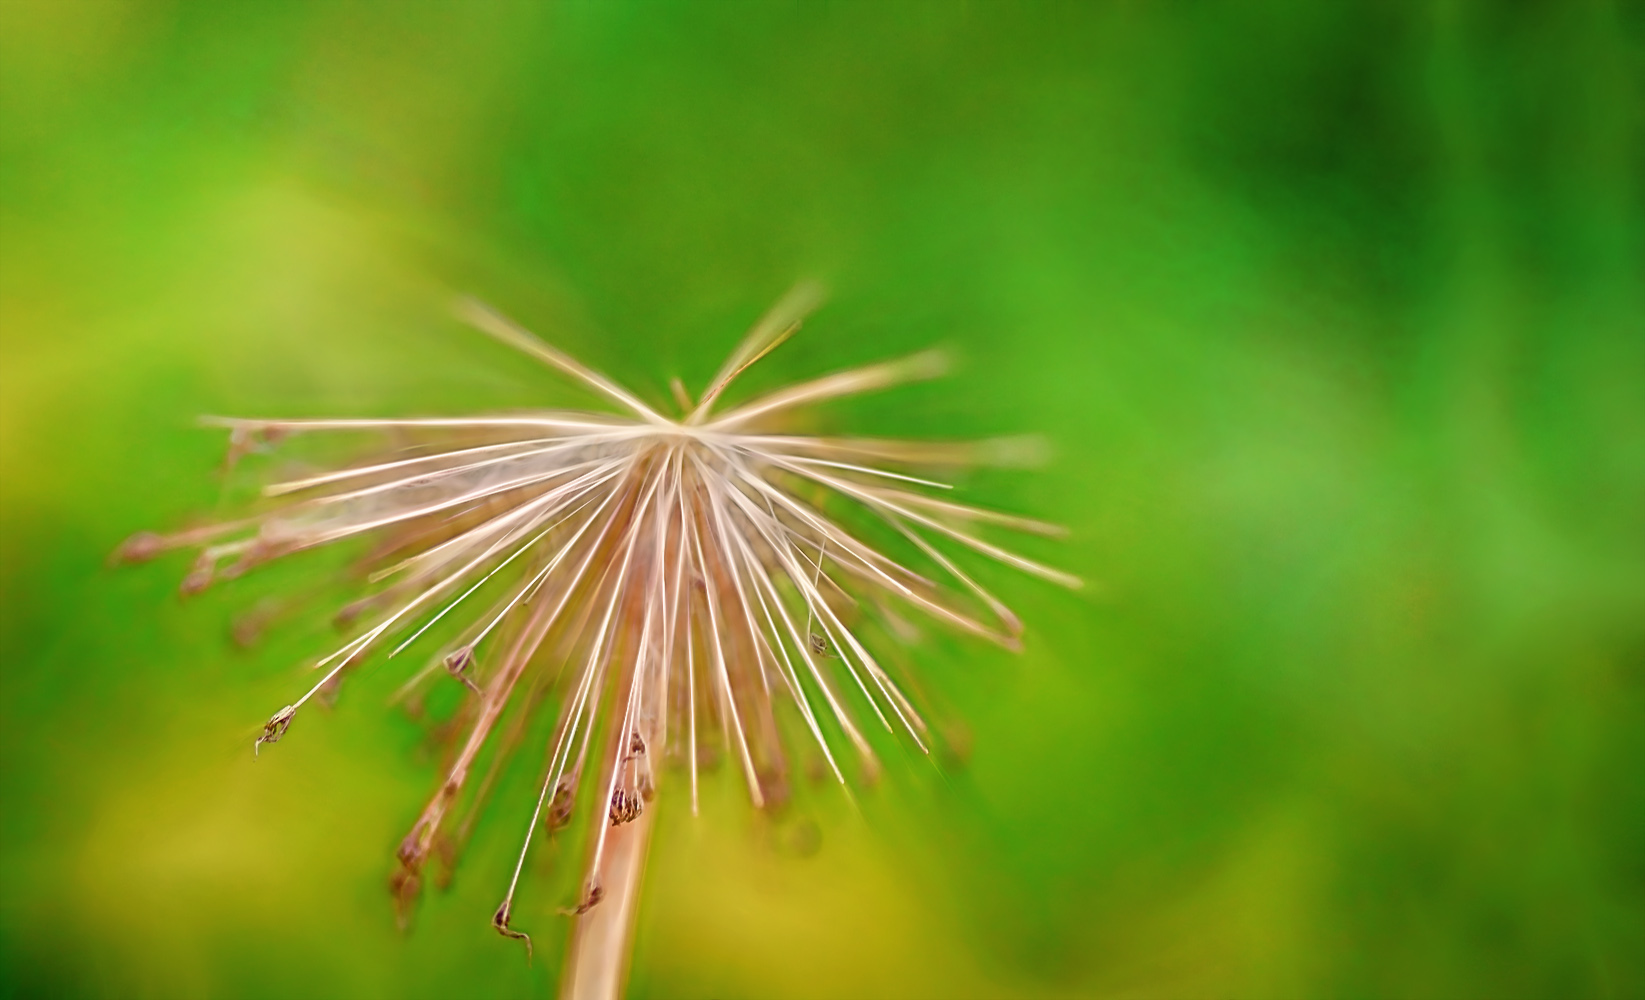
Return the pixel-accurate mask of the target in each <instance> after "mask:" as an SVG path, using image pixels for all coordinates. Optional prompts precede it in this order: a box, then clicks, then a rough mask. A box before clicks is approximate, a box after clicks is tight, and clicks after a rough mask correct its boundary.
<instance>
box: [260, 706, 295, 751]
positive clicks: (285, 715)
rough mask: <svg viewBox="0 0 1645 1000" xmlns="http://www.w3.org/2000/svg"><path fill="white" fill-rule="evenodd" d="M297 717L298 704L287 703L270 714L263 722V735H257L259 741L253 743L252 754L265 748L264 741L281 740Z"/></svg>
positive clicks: (276, 741)
mask: <svg viewBox="0 0 1645 1000" xmlns="http://www.w3.org/2000/svg"><path fill="white" fill-rule="evenodd" d="M296 717H297V706H296V705H287V706H286V707H285V708H282V709H280V710H279V711H278V712H275V713H274V714H273V715H272V716H270V717H269V720H268V721H267V722H265V723H263V735H261V736H259V737H257V742H255V743H253V744H252V745H251V753H252V756H254V757H255V756H257V755H258V751H260V750H261V749H262V748H263V744H264V743H278V742H280V737H282V736H284V735H285V734H286V730H288V729H290V728H291V720H292V719H295V718H296Z"/></svg>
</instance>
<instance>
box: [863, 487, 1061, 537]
mask: <svg viewBox="0 0 1645 1000" xmlns="http://www.w3.org/2000/svg"><path fill="white" fill-rule="evenodd" d="M868 491H869V492H870V493H874V494H876V495H885V496H891V497H894V498H896V499H899V500H901V501H902V502H903V503H911V504H914V505H916V506H919V507H924V508H926V509H928V510H933V511H937V512H939V513H943V514H948V515H950V516H952V517H958V518H963V519H964V520H967V521H981V522H983V523H986V524H997V525H999V526H1000V527H1003V528H1011V529H1013V530H1015V531H1026V532H1028V533H1030V534H1034V535H1043V536H1045V537H1046V538H1066V537H1068V529H1067V528H1065V527H1063V526H1062V525H1060V524H1050V523H1048V522H1046V521H1036V520H1035V519H1033V518H1031V517H1019V516H1018V515H1016V514H1003V513H1001V512H999V511H997V510H988V509H986V508H983V507H973V506H971V505H969V504H962V503H952V502H950V501H947V500H939V499H938V498H936V497H928V496H925V495H924V494H921V493H915V492H913V491H912V490H894V491H882V490H877V489H874V488H873V487H869V488H868Z"/></svg>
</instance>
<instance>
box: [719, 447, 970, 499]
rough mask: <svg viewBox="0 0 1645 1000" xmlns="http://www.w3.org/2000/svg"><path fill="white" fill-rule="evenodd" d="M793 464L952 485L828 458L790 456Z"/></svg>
mask: <svg viewBox="0 0 1645 1000" xmlns="http://www.w3.org/2000/svg"><path fill="white" fill-rule="evenodd" d="M752 454H753V456H754V457H755V458H760V457H763V455H762V453H761V452H759V451H752ZM787 457H788V460H789V461H791V462H805V463H807V464H809V465H826V466H829V467H830V468H834V469H844V470H845V471H847V472H860V473H862V474H863V475H865V476H883V477H884V478H886V479H900V480H902V481H903V482H905V483H915V484H917V485H919V486H932V487H935V488H937V489H939V490H951V489H953V488H954V487H953V485H952V484H950V483H939V482H937V481H936V480H934V479H921V478H920V477H918V476H905V475H903V474H902V473H900V472H887V471H886V470H884V469H875V468H872V467H870V466H867V465H852V464H851V463H850V462H832V461H829V460H828V459H826V458H807V457H805V456H803V455H789V456H787Z"/></svg>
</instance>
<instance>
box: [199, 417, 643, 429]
mask: <svg viewBox="0 0 1645 1000" xmlns="http://www.w3.org/2000/svg"><path fill="white" fill-rule="evenodd" d="M597 416H598V415H597V414H592V413H590V414H578V419H576V420H572V419H568V418H560V417H554V416H549V415H546V414H536V415H533V416H529V417H524V416H520V417H505V416H496V417H403V418H383V419H374V418H370V417H364V418H360V417H350V418H346V419H328V418H319V419H309V418H298V419H293V420H264V419H257V418H253V417H216V416H204V417H201V418H200V426H202V427H227V428H229V429H231V430H233V429H238V428H243V427H249V428H255V429H266V430H277V431H280V432H282V433H286V434H297V433H301V432H304V431H378V430H412V429H417V430H424V429H449V428H462V427H468V428H493V427H551V428H557V429H560V430H567V431H575V432H578V433H582V432H586V431H594V430H601V431H603V430H610V429H611V428H612V427H613V426H617V425H614V424H611V423H601V422H599V421H598V420H597V419H591V418H596V417H597Z"/></svg>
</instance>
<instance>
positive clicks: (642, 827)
mask: <svg viewBox="0 0 1645 1000" xmlns="http://www.w3.org/2000/svg"><path fill="white" fill-rule="evenodd" d="M652 812H653V810H652V809H646V810H645V811H644V812H642V813H640V815H639V816H638V817H636V818H635V819H634V820H633V821H632V822H629V823H624V824H623V825H621V826H618V827H615V828H613V829H612V830H611V831H610V833H609V834H608V837H609V839H608V840H607V841H606V852H605V858H604V860H603V862H602V863H601V865H600V871H598V872H596V873H595V877H596V878H597V879H598V881H599V885H600V887H601V888H602V889H603V890H604V896H603V898H602V899H601V900H600V904H599V905H598V906H596V907H594V908H593V909H591V910H589V911H588V912H587V913H585V914H583V915H582V916H580V917H578V918H577V926H576V927H575V928H574V929H573V930H572V932H571V949H570V951H569V953H568V955H567V961H566V964H565V978H564V980H563V981H562V982H561V984H560V996H561V997H562V998H564V1000H617V998H618V997H620V996H621V995H622V988H623V981H624V979H625V978H626V977H627V974H628V959H629V954H630V952H631V951H632V950H633V937H634V916H635V912H636V911H637V910H638V908H639V896H640V882H641V879H642V877H643V875H644V873H645V855H646V848H647V847H648V846H650V843H651V825H652ZM601 818H602V819H604V817H603V816H602V817H601Z"/></svg>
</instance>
